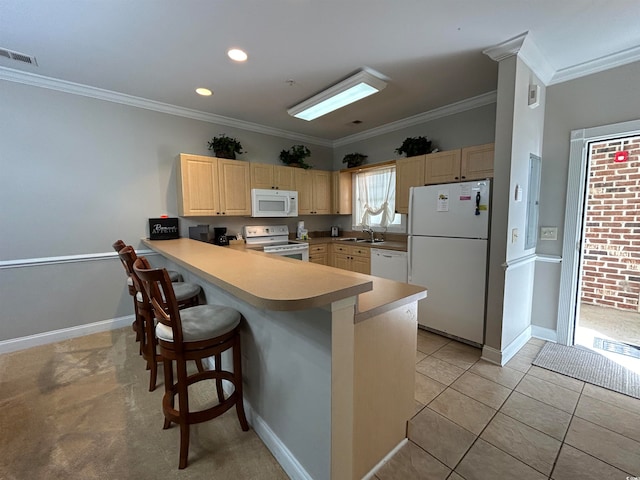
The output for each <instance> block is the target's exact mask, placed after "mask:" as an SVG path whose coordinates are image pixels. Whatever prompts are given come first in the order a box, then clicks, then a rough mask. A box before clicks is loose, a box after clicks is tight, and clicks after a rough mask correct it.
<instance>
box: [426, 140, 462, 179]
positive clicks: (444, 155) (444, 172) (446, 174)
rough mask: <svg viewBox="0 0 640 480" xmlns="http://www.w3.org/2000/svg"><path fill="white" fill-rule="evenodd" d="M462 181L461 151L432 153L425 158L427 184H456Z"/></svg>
mask: <svg viewBox="0 0 640 480" xmlns="http://www.w3.org/2000/svg"><path fill="white" fill-rule="evenodd" d="M459 180H460V149H458V150H448V151H446V152H437V153H430V154H429V155H426V156H425V183H426V184H427V185H431V184H434V183H447V182H456V181H459Z"/></svg>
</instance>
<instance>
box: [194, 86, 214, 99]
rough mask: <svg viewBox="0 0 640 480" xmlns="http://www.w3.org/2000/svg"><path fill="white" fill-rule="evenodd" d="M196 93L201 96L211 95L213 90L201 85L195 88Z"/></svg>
mask: <svg viewBox="0 0 640 480" xmlns="http://www.w3.org/2000/svg"><path fill="white" fill-rule="evenodd" d="M196 93H197V94H198V95H202V96H203V97H210V96H211V95H213V92H212V91H211V90H209V89H208V88H202V87H200V88H196Z"/></svg>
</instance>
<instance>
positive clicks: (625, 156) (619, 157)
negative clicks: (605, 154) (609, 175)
mask: <svg viewBox="0 0 640 480" xmlns="http://www.w3.org/2000/svg"><path fill="white" fill-rule="evenodd" d="M627 160H629V152H617V153H616V154H615V156H614V157H613V161H614V162H617V163H620V162H626V161H627Z"/></svg>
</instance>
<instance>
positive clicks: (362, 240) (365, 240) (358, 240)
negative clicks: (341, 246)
mask: <svg viewBox="0 0 640 480" xmlns="http://www.w3.org/2000/svg"><path fill="white" fill-rule="evenodd" d="M338 241H340V242H355V243H382V242H384V240H374V241H371V239H370V238H355V237H342V238H338Z"/></svg>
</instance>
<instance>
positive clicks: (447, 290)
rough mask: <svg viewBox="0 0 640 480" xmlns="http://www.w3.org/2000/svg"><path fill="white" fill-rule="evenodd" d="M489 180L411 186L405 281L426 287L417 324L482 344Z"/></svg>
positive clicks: (419, 308)
mask: <svg viewBox="0 0 640 480" xmlns="http://www.w3.org/2000/svg"><path fill="white" fill-rule="evenodd" d="M490 196H491V181H490V180H482V181H473V182H463V183H450V184H442V185H429V186H426V187H413V188H412V189H411V193H410V198H409V218H408V224H409V229H408V231H409V238H408V251H409V260H408V261H409V272H408V273H409V283H411V284H414V285H420V286H423V287H426V288H427V290H428V292H427V298H425V299H423V300H420V303H419V306H418V323H419V324H420V325H424V326H426V327H428V328H430V329H433V330H437V331H439V332H442V333H444V334H446V335H448V336H451V337H455V338H459V339H463V340H466V341H467V342H472V343H474V344H477V345H482V344H483V343H484V319H485V294H486V281H487V256H488V237H489V218H490Z"/></svg>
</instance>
